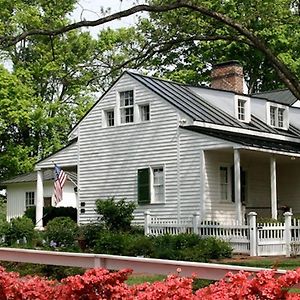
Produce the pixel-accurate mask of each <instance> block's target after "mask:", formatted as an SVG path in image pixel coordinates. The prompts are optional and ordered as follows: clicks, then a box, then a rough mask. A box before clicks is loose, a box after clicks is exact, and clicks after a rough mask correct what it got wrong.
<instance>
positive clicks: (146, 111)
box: [140, 104, 150, 122]
mask: <svg viewBox="0 0 300 300" xmlns="http://www.w3.org/2000/svg"><path fill="white" fill-rule="evenodd" d="M140 119H141V122H144V121H149V120H150V105H149V104H145V105H140Z"/></svg>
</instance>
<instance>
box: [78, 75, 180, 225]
mask: <svg viewBox="0 0 300 300" xmlns="http://www.w3.org/2000/svg"><path fill="white" fill-rule="evenodd" d="M128 89H134V93H135V103H136V104H139V103H150V107H151V120H150V121H149V122H145V123H135V124H125V125H121V126H115V127H111V128H103V127H102V109H103V108H112V107H114V106H115V103H116V97H117V91H119V90H128ZM177 115H178V113H177V111H176V110H175V109H174V108H173V107H171V106H170V105H169V104H168V103H167V102H165V101H164V100H163V101H162V100H161V99H160V98H158V96H157V95H156V94H155V93H153V92H151V91H149V90H148V89H146V88H145V87H144V86H143V85H141V84H139V83H138V82H136V81H135V80H134V79H132V78H131V77H129V76H128V75H126V74H125V75H124V76H123V77H122V79H121V80H119V81H118V82H117V83H116V85H115V86H113V87H112V88H111V89H110V91H109V92H108V93H107V94H106V95H105V96H104V97H103V98H102V99H101V101H100V102H99V103H98V104H97V105H96V106H95V107H94V108H93V109H92V110H91V111H90V112H89V114H88V115H87V116H86V117H85V119H84V120H83V121H82V122H81V123H80V128H79V140H80V166H79V173H80V179H79V185H80V190H79V193H80V202H85V213H84V214H81V215H80V222H83V223H84V222H88V221H89V220H91V219H95V218H96V217H97V216H96V214H95V200H96V199H99V198H100V199H106V198H107V197H111V196H115V197H116V199H120V198H123V197H124V198H126V199H127V200H132V201H136V200H137V170H138V169H139V168H145V167H148V166H164V170H165V199H166V202H165V204H156V205H145V206H142V207H139V208H138V209H137V210H136V217H137V218H138V219H139V221H140V223H142V222H143V218H144V216H143V211H144V210H145V209H151V210H153V211H155V212H156V213H157V214H163V215H169V216H175V215H176V211H177V171H176V166H177V147H176V143H177V139H176V134H177V122H178V121H177V119H178V117H177Z"/></svg>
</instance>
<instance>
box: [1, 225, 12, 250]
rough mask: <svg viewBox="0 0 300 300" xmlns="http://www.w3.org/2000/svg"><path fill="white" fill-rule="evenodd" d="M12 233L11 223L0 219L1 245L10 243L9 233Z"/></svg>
mask: <svg viewBox="0 0 300 300" xmlns="http://www.w3.org/2000/svg"><path fill="white" fill-rule="evenodd" d="M9 233H10V224H9V223H8V222H7V221H4V220H0V245H2V246H6V245H7V244H8V243H7V242H8V240H7V238H8V234H9Z"/></svg>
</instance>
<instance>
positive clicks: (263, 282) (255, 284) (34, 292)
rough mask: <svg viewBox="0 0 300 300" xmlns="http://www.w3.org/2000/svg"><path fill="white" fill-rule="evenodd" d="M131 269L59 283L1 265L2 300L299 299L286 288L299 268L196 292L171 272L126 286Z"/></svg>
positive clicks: (233, 277) (231, 278)
mask: <svg viewBox="0 0 300 300" xmlns="http://www.w3.org/2000/svg"><path fill="white" fill-rule="evenodd" d="M130 274H131V270H129V269H125V270H121V271H119V272H109V271H108V270H106V269H100V268H99V269H91V270H88V271H86V272H85V273H84V274H83V275H76V276H69V277H67V278H65V279H63V280H61V281H60V282H58V281H53V280H48V279H46V278H43V277H38V276H25V277H20V276H19V274H18V273H15V272H6V271H5V269H4V268H2V267H0V299H1V300H10V299H11V300H12V299H14V300H37V299H41V300H50V299H51V300H54V299H59V300H94V299H95V300H96V299H97V300H108V299H110V300H117V299H118V300H121V299H124V300H171V299H172V300H173V299H174V300H198V299H203V300H210V299H213V300H219V299H222V300H227V299H228V300H229V299H230V300H244V299H245V300H254V299H260V300H267V299H279V300H280V299H289V300H296V299H299V300H300V294H297V293H290V292H289V288H290V287H292V286H294V285H295V284H297V283H299V282H300V269H298V270H296V271H289V272H287V273H286V274H285V275H282V276H277V275H276V274H275V271H262V272H260V273H258V274H256V275H253V274H250V273H247V272H239V273H236V274H231V273H229V274H227V275H226V276H225V278H224V279H222V280H220V281H218V282H216V283H215V284H212V285H210V286H208V287H205V288H202V289H200V290H198V291H196V292H195V293H194V292H193V289H192V283H193V279H192V278H185V277H180V276H178V275H170V276H168V277H167V278H166V279H165V280H164V281H162V282H155V283H152V284H150V283H143V284H139V285H135V286H128V285H127V284H126V283H125V281H126V279H127V278H128V276H129V275H130Z"/></svg>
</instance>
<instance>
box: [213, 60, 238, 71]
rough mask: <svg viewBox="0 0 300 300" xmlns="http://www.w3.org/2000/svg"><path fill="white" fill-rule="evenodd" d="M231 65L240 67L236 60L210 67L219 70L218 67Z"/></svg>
mask: <svg viewBox="0 0 300 300" xmlns="http://www.w3.org/2000/svg"><path fill="white" fill-rule="evenodd" d="M233 65H238V66H241V64H240V62H239V61H238V60H228V61H224V62H221V63H217V64H214V65H213V66H212V67H213V69H215V68H219V67H225V66H233Z"/></svg>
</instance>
